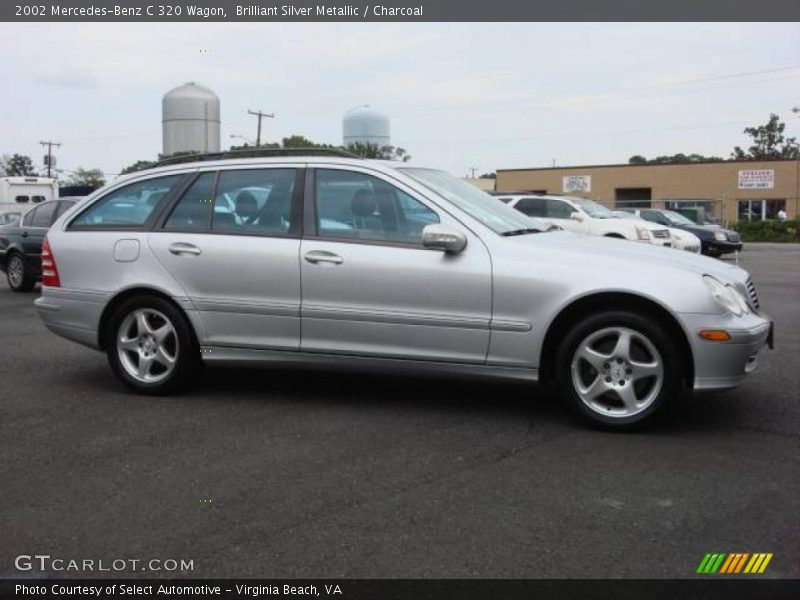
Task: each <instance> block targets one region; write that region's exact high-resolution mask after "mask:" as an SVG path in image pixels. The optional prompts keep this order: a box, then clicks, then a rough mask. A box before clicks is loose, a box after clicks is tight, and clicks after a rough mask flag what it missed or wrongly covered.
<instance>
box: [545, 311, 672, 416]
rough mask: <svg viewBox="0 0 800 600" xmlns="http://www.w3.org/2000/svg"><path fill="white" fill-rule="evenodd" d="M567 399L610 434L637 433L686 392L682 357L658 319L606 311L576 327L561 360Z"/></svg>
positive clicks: (560, 379)
mask: <svg viewBox="0 0 800 600" xmlns="http://www.w3.org/2000/svg"><path fill="white" fill-rule="evenodd" d="M557 368H558V384H559V389H560V390H561V394H562V396H563V397H564V399H565V400H566V401H567V402H568V403H569V404H570V405H571V406H572V407H573V408H574V409H575V410H576V411H577V412H578V413H579V414H580V415H581V416H582V417H584V418H585V419H588V420H589V421H590V422H592V423H593V424H595V425H600V426H602V427H604V428H608V429H633V428H637V427H640V426H642V425H644V424H645V423H647V422H649V421H651V420H653V419H654V418H656V417H657V416H658V415H659V414H660V413H662V412H663V411H664V408H665V406H666V405H667V404H668V403H671V402H673V401H674V400H676V399H677V396H678V395H679V394H680V392H681V391H682V383H683V376H682V375H683V370H682V367H681V363H680V359H679V351H678V348H677V347H676V344H675V343H674V342H673V340H672V339H671V338H670V337H669V335H667V333H666V331H665V330H664V328H663V327H662V326H661V325H660V324H659V323H658V322H657V321H655V320H654V319H652V318H649V319H648V318H645V317H644V316H642V315H640V314H638V313H634V312H628V311H605V312H602V313H599V314H596V315H593V316H590V317H588V318H586V319H584V320H583V321H581V322H580V323H578V324H577V325H576V326H575V327H573V329H572V330H571V331H570V332H569V333H568V334H567V336H566V338H565V340H564V343H563V344H562V346H561V348H560V351H559V355H558V365H557Z"/></svg>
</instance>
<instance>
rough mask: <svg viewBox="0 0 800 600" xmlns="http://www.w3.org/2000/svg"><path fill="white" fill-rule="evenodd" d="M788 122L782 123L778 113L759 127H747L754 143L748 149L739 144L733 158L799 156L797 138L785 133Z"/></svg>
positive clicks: (752, 158) (745, 131) (747, 132)
mask: <svg viewBox="0 0 800 600" xmlns="http://www.w3.org/2000/svg"><path fill="white" fill-rule="evenodd" d="M785 129H786V123H782V122H781V121H780V119H779V117H778V115H776V114H770V116H769V121H767V123H766V124H765V125H760V126H758V127H746V128H745V130H744V133H746V134H747V135H749V136H750V137H751V138H752V141H753V145H752V146H750V147H749V148H748V149H747V150H743V149H742V148H740V147H739V146H736V148H734V149H733V153H732V154H731V157H732V158H735V159H736V160H774V159H781V158H795V159H796V158H798V157H800V150H799V149H798V144H797V138H793V137H792V138H787V137H785V136H784V135H783V132H784V130H785Z"/></svg>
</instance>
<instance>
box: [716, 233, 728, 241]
mask: <svg viewBox="0 0 800 600" xmlns="http://www.w3.org/2000/svg"><path fill="white" fill-rule="evenodd" d="M714 239H715V240H717V241H718V242H725V241H727V240H728V236H726V235H725V232H724V231H715V232H714Z"/></svg>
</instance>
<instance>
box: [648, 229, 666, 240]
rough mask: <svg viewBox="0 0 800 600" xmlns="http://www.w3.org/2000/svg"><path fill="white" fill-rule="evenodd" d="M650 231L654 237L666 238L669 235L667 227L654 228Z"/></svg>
mask: <svg viewBox="0 0 800 600" xmlns="http://www.w3.org/2000/svg"><path fill="white" fill-rule="evenodd" d="M652 233H653V237H654V238H661V239H666V238H668V237H669V229H654V230H653V232H652Z"/></svg>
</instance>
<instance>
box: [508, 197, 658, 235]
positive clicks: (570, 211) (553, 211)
mask: <svg viewBox="0 0 800 600" xmlns="http://www.w3.org/2000/svg"><path fill="white" fill-rule="evenodd" d="M509 197H510V199H509V200H508V202H505V199H506V198H509ZM500 200H501V201H503V202H504V203H505V204H507V205H508V206H510V207H512V208H515V209H517V210H518V211H520V212H521V213H523V214H525V215H527V216H529V217H536V218H539V219H545V220H547V221H548V222H552V223H554V224H555V225H558V226H559V227H561V228H562V229H566V230H567V231H574V232H575V233H583V234H588V235H598V236H605V237H615V238H624V239H626V240H633V241H637V242H645V243H648V244H653V245H655V246H666V247H670V246H671V245H672V240H671V239H670V236H669V230H668V229H667V228H666V227H662V226H653V225H652V224H650V223H646V222H644V221H642V220H640V219H620V218H617V217H615V216H614V214H613V213H612V212H611V211H610V210H609V209H607V208H606V207H605V206H603V205H601V204H598V203H597V202H594V201H593V200H587V199H585V198H573V197H570V196H544V195H541V196H537V195H530V194H528V195H524V194H519V195H517V194H512V195H510V196H506V195H504V196H502V198H500Z"/></svg>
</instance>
